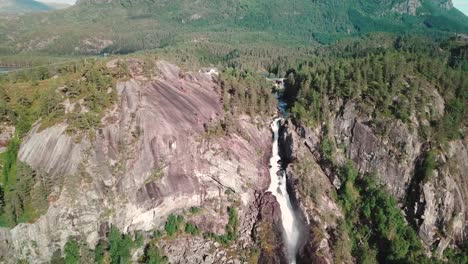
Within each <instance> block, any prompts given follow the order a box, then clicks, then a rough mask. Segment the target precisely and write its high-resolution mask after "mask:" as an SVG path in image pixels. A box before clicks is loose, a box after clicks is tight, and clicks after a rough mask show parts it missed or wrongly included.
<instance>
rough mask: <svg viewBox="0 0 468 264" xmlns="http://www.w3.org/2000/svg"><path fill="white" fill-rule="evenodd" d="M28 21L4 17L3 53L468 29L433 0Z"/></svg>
mask: <svg viewBox="0 0 468 264" xmlns="http://www.w3.org/2000/svg"><path fill="white" fill-rule="evenodd" d="M441 3H444V4H441ZM411 4H413V6H411ZM20 21H21V22H18V21H16V19H9V18H7V19H1V20H0V33H1V34H0V43H1V45H0V54H1V55H9V54H16V53H24V52H31V51H34V52H35V53H47V54H54V55H58V54H61V55H95V54H102V53H130V52H134V51H137V50H144V49H155V48H164V47H168V46H174V45H181V44H183V43H187V44H189V43H190V44H193V43H210V44H213V43H223V44H232V45H238V44H243V43H248V44H249V45H255V44H259V43H261V44H273V43H274V44H286V45H288V46H289V47H293V46H298V45H300V46H302V45H314V44H317V43H322V44H323V43H325V44H327V43H333V42H335V41H336V40H338V39H342V38H345V37H352V36H358V35H362V34H366V33H370V32H376V31H379V32H380V31H383V32H395V33H403V32H415V33H416V32H417V33H421V34H426V35H431V36H433V37H436V38H440V37H444V36H447V35H450V34H453V33H456V32H458V33H466V32H468V26H467V25H468V18H467V17H466V16H464V15H463V14H462V13H461V12H460V11H458V10H456V9H455V8H453V6H452V5H451V4H450V3H449V2H440V3H439V2H438V1H433V0H417V1H385V0H380V1H355V0H346V1H337V0H332V1H324V0H317V1H303V0H292V1H276V0H275V1H237V0H233V1H198V2H197V3H196V4H193V2H192V1H185V0H177V1H170V2H167V1H159V0H151V1H142V0H132V1H117V0H115V1H81V3H78V4H77V5H76V6H75V7H73V8H71V9H68V10H64V11H57V12H54V13H52V14H37V15H28V16H23V17H21V18H20ZM64 33H66V34H64Z"/></svg>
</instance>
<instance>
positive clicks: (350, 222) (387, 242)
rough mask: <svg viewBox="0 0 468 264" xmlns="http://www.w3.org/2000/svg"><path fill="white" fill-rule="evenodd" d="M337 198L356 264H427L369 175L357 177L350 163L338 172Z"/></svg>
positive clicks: (415, 238) (399, 214) (393, 204)
mask: <svg viewBox="0 0 468 264" xmlns="http://www.w3.org/2000/svg"><path fill="white" fill-rule="evenodd" d="M340 175H341V178H342V180H343V182H344V184H343V185H342V188H341V189H340V190H339V199H340V201H341V202H342V204H343V208H344V211H345V214H346V217H345V219H346V228H347V232H349V234H351V236H350V237H351V239H352V241H351V244H352V254H353V256H355V257H357V258H358V262H359V263H372V262H375V261H376V260H377V261H379V262H380V263H402V262H405V263H430V261H429V259H427V257H426V256H425V251H424V248H423V246H422V244H421V242H420V240H419V238H418V236H417V235H416V232H415V231H414V230H413V229H412V228H411V227H410V226H409V225H407V224H406V222H405V218H404V216H403V214H402V212H401V211H400V209H399V208H398V206H397V204H396V202H395V200H394V199H393V198H392V196H391V195H390V194H388V193H387V192H386V191H385V190H384V189H383V188H382V187H381V186H379V185H378V184H376V182H375V181H374V177H375V176H372V175H366V176H364V177H358V172H357V170H356V168H355V167H354V164H352V163H351V162H348V163H347V164H346V165H345V166H344V167H343V168H342V170H341V174H340Z"/></svg>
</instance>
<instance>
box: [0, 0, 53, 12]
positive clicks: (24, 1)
mask: <svg viewBox="0 0 468 264" xmlns="http://www.w3.org/2000/svg"><path fill="white" fill-rule="evenodd" d="M53 9H54V8H53V7H52V6H49V5H46V4H44V3H41V2H38V1H34V0H0V13H11V14H15V13H29V12H41V11H50V10H53Z"/></svg>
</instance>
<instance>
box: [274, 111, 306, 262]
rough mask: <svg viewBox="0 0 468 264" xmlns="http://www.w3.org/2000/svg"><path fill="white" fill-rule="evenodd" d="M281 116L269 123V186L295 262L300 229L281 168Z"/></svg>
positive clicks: (290, 255) (291, 257) (288, 249)
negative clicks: (270, 133) (270, 139)
mask: <svg viewBox="0 0 468 264" xmlns="http://www.w3.org/2000/svg"><path fill="white" fill-rule="evenodd" d="M281 121H282V119H281V118H275V120H273V122H272V123H271V130H272V132H273V145H272V151H271V158H270V179H271V182H270V187H269V188H268V191H269V192H271V193H272V194H273V195H274V196H275V197H276V200H277V201H278V203H279V205H280V209H281V220H282V224H283V228H284V232H285V233H284V239H285V244H286V249H287V253H288V259H289V262H290V263H296V253H297V248H298V242H299V236H300V230H299V222H298V219H297V217H296V213H295V211H294V208H293V205H292V203H291V199H290V197H289V193H288V190H287V189H288V188H287V183H286V182H287V180H286V173H285V171H284V170H283V168H282V164H281V157H280V155H279V145H278V138H279V132H278V131H279V126H280V123H281Z"/></svg>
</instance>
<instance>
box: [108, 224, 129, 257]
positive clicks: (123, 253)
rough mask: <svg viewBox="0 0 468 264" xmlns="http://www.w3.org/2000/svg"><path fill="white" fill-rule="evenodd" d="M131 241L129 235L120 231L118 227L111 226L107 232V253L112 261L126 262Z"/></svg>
mask: <svg viewBox="0 0 468 264" xmlns="http://www.w3.org/2000/svg"><path fill="white" fill-rule="evenodd" d="M132 247H133V241H132V239H131V237H130V236H129V235H124V234H122V233H120V231H119V229H118V228H116V227H112V228H111V231H110V234H109V255H110V257H111V261H112V263H116V264H117V263H128V262H129V261H130V257H131V255H130V250H131V248H132Z"/></svg>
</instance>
